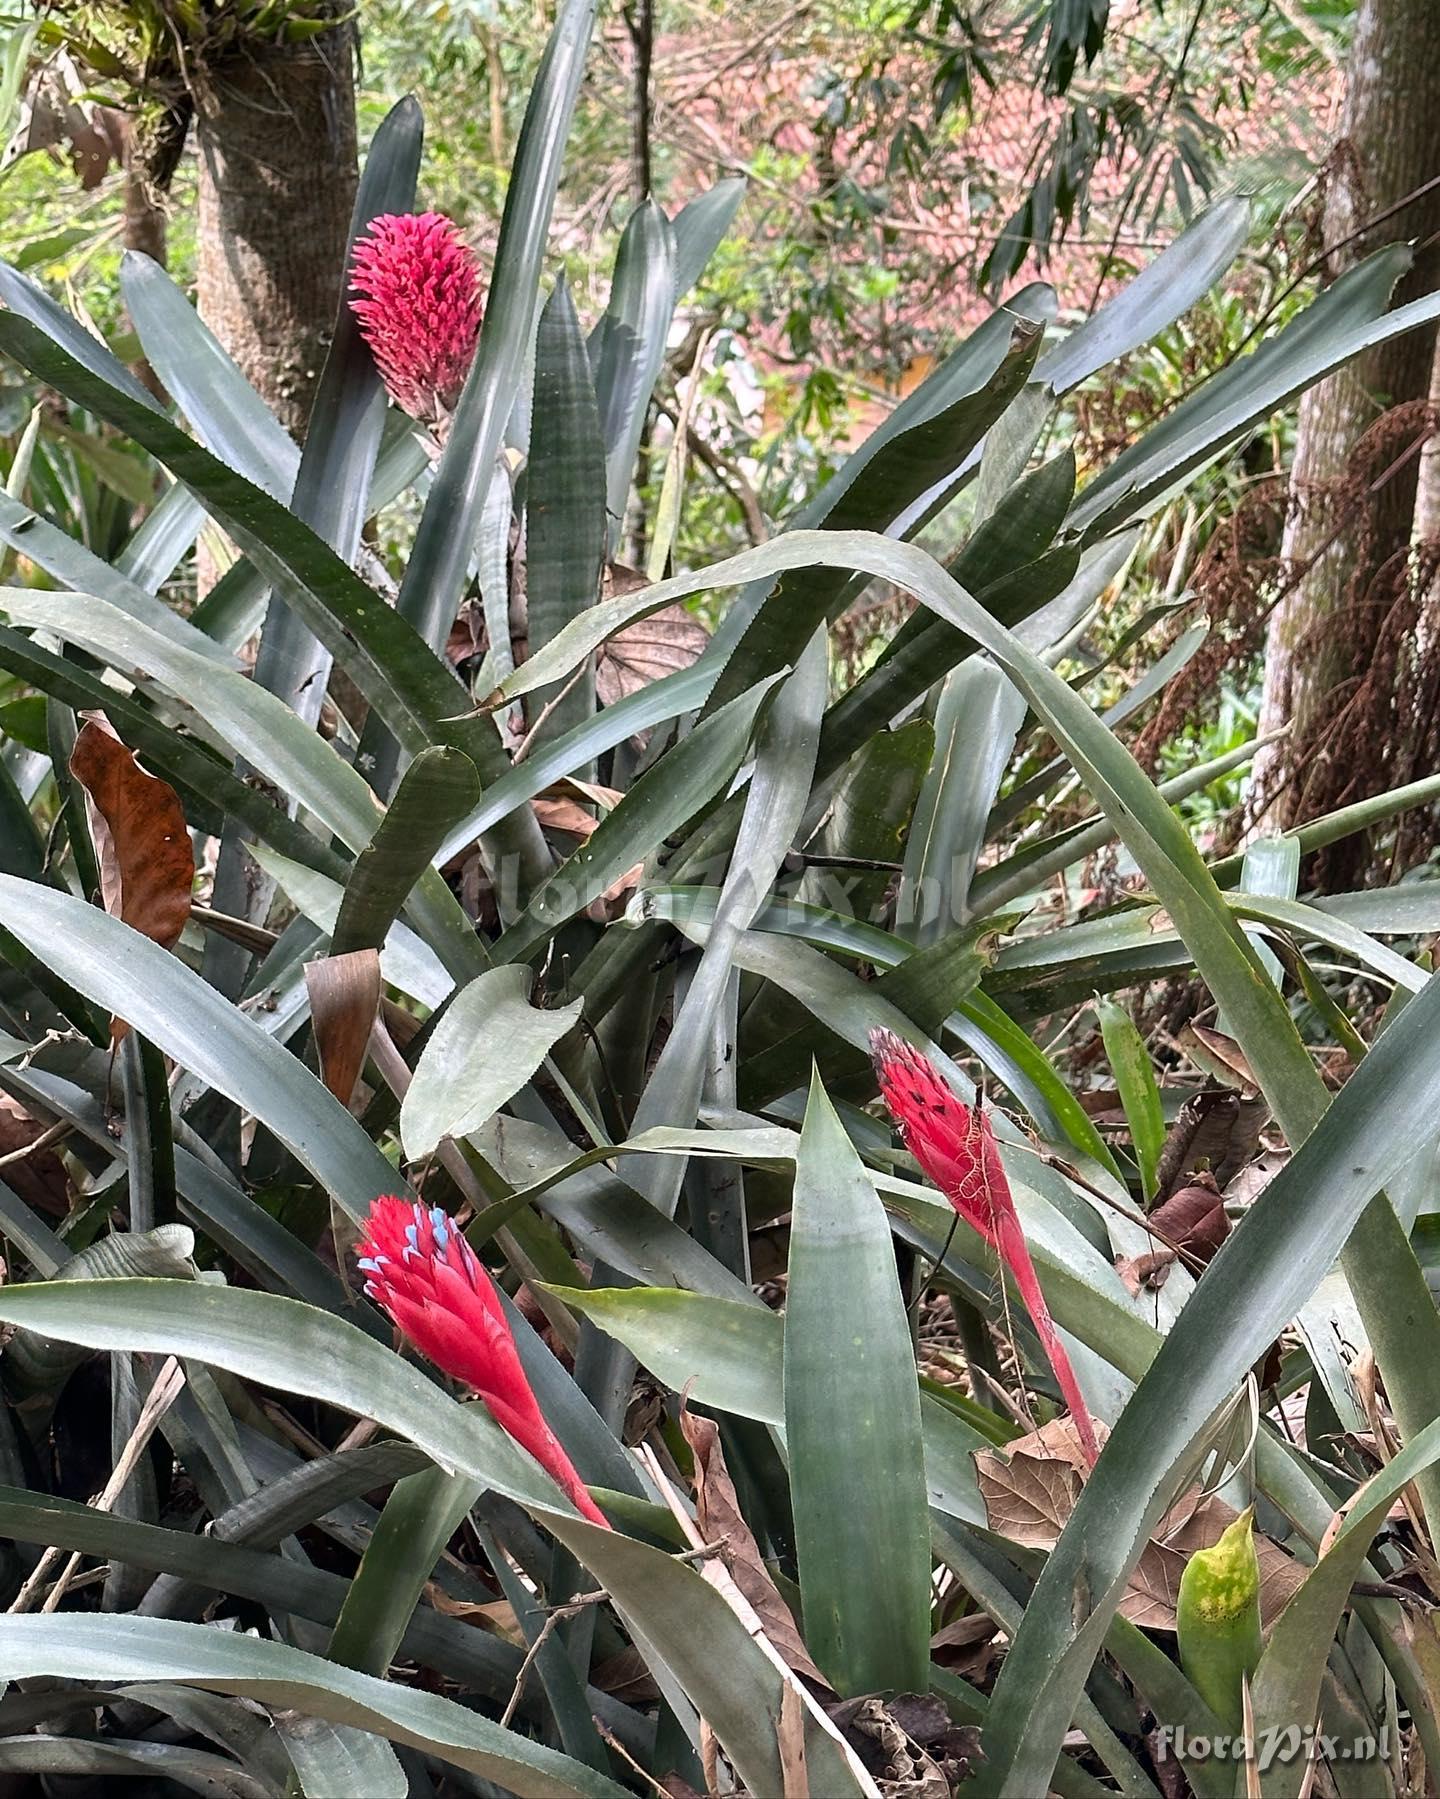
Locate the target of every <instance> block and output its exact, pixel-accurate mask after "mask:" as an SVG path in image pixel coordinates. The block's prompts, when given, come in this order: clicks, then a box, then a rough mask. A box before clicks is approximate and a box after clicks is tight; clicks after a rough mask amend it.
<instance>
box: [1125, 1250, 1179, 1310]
mask: <svg viewBox="0 0 1440 1799" xmlns="http://www.w3.org/2000/svg"><path fill="white" fill-rule="evenodd" d="M1177 1260H1178V1258H1177V1256H1176V1254H1175V1251H1174V1250H1173V1249H1151V1250H1147V1251H1146V1252H1145V1254H1144V1255H1140V1256H1118V1257H1117V1258H1116V1261H1115V1272H1116V1273H1117V1274H1118V1275H1119V1276H1120V1281H1121V1284H1122V1285H1123V1287H1124V1288H1125V1291H1126V1292H1127V1293H1128V1294H1129V1295H1130V1297H1131V1298H1132V1299H1138V1298H1139V1297H1140V1295H1141V1294H1142V1293H1158V1292H1159V1291H1160V1289H1161V1288H1162V1287H1163V1286H1164V1285H1165V1282H1166V1281H1167V1280H1168V1279H1169V1276H1170V1270H1171V1269H1172V1268H1173V1267H1174V1266H1175V1263H1176V1261H1177Z"/></svg>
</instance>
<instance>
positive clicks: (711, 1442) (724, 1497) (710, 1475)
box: [680, 1406, 830, 1692]
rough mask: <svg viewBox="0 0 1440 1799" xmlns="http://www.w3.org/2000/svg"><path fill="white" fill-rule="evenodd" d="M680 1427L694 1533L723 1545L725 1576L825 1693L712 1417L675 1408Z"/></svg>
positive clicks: (788, 1659) (791, 1661)
mask: <svg viewBox="0 0 1440 1799" xmlns="http://www.w3.org/2000/svg"><path fill="white" fill-rule="evenodd" d="M680 1428H681V1430H682V1431H683V1432H684V1433H685V1441H686V1442H687V1443H688V1444H689V1445H690V1449H691V1452H692V1453H693V1455H694V1457H695V1515H696V1522H697V1524H698V1525H699V1528H700V1535H701V1536H702V1537H703V1538H704V1539H705V1541H706V1542H707V1543H723V1545H724V1547H723V1548H722V1549H721V1551H720V1559H721V1561H722V1562H723V1563H724V1564H725V1566H726V1568H728V1569H729V1571H730V1575H731V1578H732V1579H733V1580H734V1582H735V1585H736V1586H737V1587H739V1589H740V1591H741V1592H742V1593H743V1594H744V1596H745V1598H746V1599H747V1600H748V1601H749V1602H750V1604H751V1605H752V1606H753V1607H754V1609H755V1613H756V1615H757V1616H758V1617H759V1619H760V1622H761V1623H762V1624H763V1625H764V1627H765V1634H766V1636H767V1637H769V1639H770V1641H771V1642H772V1643H773V1644H774V1646H775V1648H776V1650H777V1651H778V1652H779V1654H780V1656H781V1658H782V1659H783V1661H784V1662H785V1663H786V1665H787V1666H788V1667H789V1668H790V1669H791V1670H792V1671H793V1672H794V1673H796V1674H801V1675H803V1676H804V1677H805V1679H806V1680H809V1681H813V1682H814V1683H815V1684H816V1685H817V1686H819V1687H821V1688H823V1689H824V1690H825V1691H826V1692H829V1691H830V1687H829V1684H828V1682H827V1681H826V1679H825V1676H824V1675H823V1674H822V1673H821V1672H820V1670H819V1669H818V1668H817V1667H816V1666H815V1664H814V1662H813V1661H812V1660H811V1659H810V1651H809V1650H808V1649H807V1648H806V1647H805V1644H804V1641H803V1639H802V1638H801V1635H800V1632H799V1631H798V1630H797V1629H796V1627H795V1619H794V1618H793V1616H792V1615H791V1612H790V1608H789V1606H788V1605H786V1603H785V1601H784V1600H783V1599H782V1598H781V1596H780V1590H779V1588H778V1587H777V1586H776V1585H775V1582H774V1580H773V1579H772V1578H771V1575H770V1570H769V1569H768V1568H767V1567H766V1566H765V1559H764V1557H763V1556H762V1555H761V1554H760V1546H759V1544H758V1543H757V1542H756V1541H755V1537H754V1534H753V1533H752V1531H751V1529H750V1526H749V1525H748V1524H747V1523H746V1522H745V1518H744V1515H743V1514H742V1512H741V1510H740V1501H739V1498H738V1497H737V1495H736V1492H735V1485H734V1482H733V1481H732V1480H731V1479H730V1472H729V1470H728V1469H727V1468H726V1466H725V1457H724V1454H723V1452H722V1450H721V1448H720V1427H719V1425H718V1424H716V1422H715V1421H714V1419H713V1418H702V1417H700V1416H699V1415H698V1414H697V1413H695V1412H692V1411H691V1410H690V1409H689V1407H688V1406H682V1407H681V1409H680Z"/></svg>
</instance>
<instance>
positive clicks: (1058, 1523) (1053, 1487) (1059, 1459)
mask: <svg viewBox="0 0 1440 1799" xmlns="http://www.w3.org/2000/svg"><path fill="white" fill-rule="evenodd" d="M1097 1429H1099V1430H1100V1432H1101V1435H1102V1439H1103V1433H1104V1427H1103V1426H1097ZM1085 1465H1086V1463H1085V1452H1084V1450H1083V1449H1082V1448H1081V1447H1080V1440H1079V1437H1078V1436H1077V1435H1076V1433H1075V1428H1074V1426H1073V1425H1072V1424H1071V1422H1070V1420H1069V1418H1068V1417H1066V1418H1052V1419H1051V1421H1050V1422H1049V1424H1042V1425H1041V1427H1040V1429H1039V1430H1036V1431H1031V1433H1030V1434H1029V1436H1027V1437H1017V1438H1016V1439H1015V1441H1014V1442H1013V1443H1010V1444H1007V1445H1006V1448H1005V1450H1004V1451H1003V1452H1002V1451H1000V1450H998V1449H982V1450H980V1451H978V1452H977V1454H976V1456H975V1469H976V1473H977V1475H978V1478H979V1483H980V1497H981V1498H982V1499H983V1500H984V1501H985V1511H986V1515H987V1516H988V1518H989V1520H990V1528H991V1529H992V1530H996V1531H999V1532H1000V1534H1001V1535H1002V1536H1005V1537H1009V1539H1010V1540H1011V1542H1012V1543H1025V1544H1030V1545H1033V1546H1034V1547H1035V1548H1037V1549H1051V1548H1053V1547H1054V1545H1055V1542H1056V1539H1057V1538H1058V1537H1059V1535H1060V1532H1061V1530H1062V1529H1063V1528H1064V1524H1065V1520H1066V1519H1067V1518H1068V1517H1069V1516H1070V1514H1071V1512H1073V1511H1074V1509H1075V1501H1076V1500H1077V1499H1078V1498H1079V1497H1080V1487H1081V1484H1082V1483H1081V1478H1080V1477H1081V1471H1082V1470H1083V1469H1084V1467H1085Z"/></svg>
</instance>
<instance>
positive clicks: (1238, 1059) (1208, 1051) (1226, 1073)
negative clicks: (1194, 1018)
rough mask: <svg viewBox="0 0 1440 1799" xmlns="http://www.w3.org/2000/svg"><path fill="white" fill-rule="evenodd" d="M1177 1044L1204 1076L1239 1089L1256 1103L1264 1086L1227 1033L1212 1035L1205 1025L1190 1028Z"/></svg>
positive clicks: (1214, 1033) (1186, 1028)
mask: <svg viewBox="0 0 1440 1799" xmlns="http://www.w3.org/2000/svg"><path fill="white" fill-rule="evenodd" d="M1177 1041H1178V1042H1179V1044H1180V1047H1181V1048H1182V1049H1183V1050H1184V1051H1185V1054H1186V1055H1187V1056H1189V1058H1190V1060H1191V1061H1192V1062H1193V1063H1194V1064H1195V1066H1196V1067H1197V1068H1198V1069H1199V1070H1200V1071H1201V1073H1202V1074H1208V1075H1213V1076H1214V1077H1215V1079H1216V1080H1219V1081H1223V1082H1224V1083H1225V1085H1226V1086H1227V1087H1235V1088H1237V1089H1238V1090H1239V1091H1240V1093H1241V1094H1243V1095H1244V1097H1245V1098H1246V1099H1256V1098H1258V1097H1259V1093H1260V1083H1259V1081H1258V1080H1256V1078H1255V1070H1254V1069H1253V1068H1252V1067H1251V1066H1250V1063H1249V1062H1248V1060H1247V1059H1246V1056H1245V1052H1244V1050H1243V1049H1241V1047H1240V1045H1239V1044H1238V1043H1237V1042H1236V1041H1235V1039H1234V1038H1233V1037H1227V1036H1226V1035H1225V1033H1224V1031H1212V1030H1209V1029H1207V1027H1206V1026H1205V1025H1203V1024H1187V1025H1186V1026H1185V1028H1184V1029H1183V1030H1182V1031H1181V1032H1180V1035H1179V1038H1178V1039H1177Z"/></svg>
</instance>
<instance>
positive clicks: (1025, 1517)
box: [975, 1418, 1305, 1630]
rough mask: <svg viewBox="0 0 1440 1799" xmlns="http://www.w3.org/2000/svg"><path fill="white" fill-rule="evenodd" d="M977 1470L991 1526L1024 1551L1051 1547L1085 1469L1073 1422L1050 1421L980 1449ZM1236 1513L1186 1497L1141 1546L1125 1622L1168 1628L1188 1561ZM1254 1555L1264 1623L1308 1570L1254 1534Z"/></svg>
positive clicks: (1218, 1502) (1195, 1494) (1210, 1498)
mask: <svg viewBox="0 0 1440 1799" xmlns="http://www.w3.org/2000/svg"><path fill="white" fill-rule="evenodd" d="M1101 1428H1102V1431H1103V1427H1101ZM1102 1442H1103V1436H1102ZM975 1468H976V1473H977V1476H978V1480H979V1486H980V1497H981V1499H982V1500H983V1501H984V1504H985V1513H986V1518H987V1520H988V1522H989V1525H990V1528H991V1529H992V1530H994V1531H997V1532H999V1534H1000V1535H1002V1536H1005V1537H1008V1538H1010V1540H1011V1541H1012V1542H1015V1543H1020V1544H1023V1545H1025V1546H1026V1547H1027V1548H1034V1549H1053V1548H1054V1546H1055V1544H1056V1542H1057V1541H1058V1540H1059V1536H1060V1532H1061V1530H1063V1528H1064V1527H1065V1524H1066V1523H1067V1521H1068V1520H1069V1517H1070V1514H1071V1512H1072V1511H1073V1510H1074V1509H1075V1501H1076V1500H1077V1499H1078V1498H1079V1495H1080V1488H1081V1486H1082V1485H1083V1476H1084V1472H1085V1459H1084V1455H1083V1452H1082V1451H1081V1448H1080V1444H1079V1441H1078V1439H1077V1438H1076V1436H1075V1432H1074V1428H1073V1426H1072V1425H1071V1423H1070V1420H1069V1419H1068V1418H1057V1419H1054V1420H1052V1421H1051V1422H1050V1423H1049V1424H1046V1425H1042V1427H1041V1428H1040V1429H1039V1430H1038V1431H1032V1432H1031V1433H1030V1435H1029V1436H1028V1437H1020V1438H1018V1439H1017V1440H1016V1441H1015V1442H1014V1443H1011V1444H1009V1445H1008V1446H1007V1448H1006V1449H1005V1450H1004V1451H1000V1450H991V1449H986V1450H980V1451H979V1452H978V1453H977V1454H976V1456H975ZM1238 1516H1239V1514H1238V1513H1237V1512H1236V1511H1235V1510H1234V1509H1233V1508H1232V1507H1230V1506H1228V1505H1226V1504H1225V1502H1224V1501H1223V1500H1222V1499H1218V1498H1216V1497H1215V1496H1214V1495H1213V1494H1210V1495H1206V1496H1202V1495H1201V1494H1200V1492H1199V1490H1198V1489H1191V1490H1190V1491H1189V1492H1187V1493H1185V1494H1183V1495H1182V1496H1181V1498H1180V1499H1179V1500H1177V1501H1176V1503H1175V1504H1174V1505H1173V1506H1172V1507H1171V1508H1170V1510H1169V1512H1167V1513H1166V1515H1165V1517H1164V1518H1162V1519H1161V1521H1160V1523H1159V1525H1158V1526H1157V1528H1156V1530H1155V1534H1154V1536H1153V1537H1152V1539H1151V1541H1150V1542H1149V1543H1147V1544H1146V1546H1145V1550H1144V1553H1143V1554H1142V1555H1141V1557H1140V1560H1139V1563H1138V1564H1137V1566H1136V1568H1135V1571H1134V1573H1133V1574H1132V1575H1131V1577H1130V1584H1129V1587H1128V1588H1127V1590H1126V1593H1125V1596H1124V1598H1123V1599H1122V1600H1121V1601H1120V1607H1119V1609H1120V1613H1121V1615H1122V1617H1125V1618H1128V1619H1129V1620H1130V1622H1131V1623H1132V1624H1138V1625H1140V1626H1142V1627H1143V1628H1144V1629H1147V1630H1173V1629H1174V1628H1175V1600H1176V1596H1177V1594H1178V1592H1179V1588H1180V1576H1181V1574H1182V1573H1183V1572H1184V1568H1185V1564H1186V1562H1187V1561H1188V1560H1189V1558H1190V1556H1191V1555H1192V1554H1193V1553H1194V1551H1195V1550H1197V1549H1208V1548H1209V1547H1210V1545H1211V1544H1212V1543H1214V1542H1215V1540H1216V1539H1217V1538H1218V1537H1219V1535H1220V1533H1221V1531H1222V1530H1224V1529H1225V1527H1226V1525H1227V1524H1231V1523H1233V1522H1234V1520H1235V1519H1236V1518H1237V1517H1238ZM1255 1550H1256V1554H1257V1556H1258V1557H1259V1561H1260V1613H1261V1617H1262V1619H1263V1620H1264V1621H1265V1622H1266V1623H1267V1624H1268V1623H1269V1621H1270V1620H1271V1618H1273V1617H1274V1615H1275V1614H1276V1613H1277V1612H1278V1611H1279V1610H1280V1608H1281V1607H1282V1606H1283V1605H1284V1604H1285V1602H1286V1600H1288V1599H1289V1598H1290V1596H1291V1594H1292V1593H1294V1591H1295V1589H1296V1587H1298V1586H1299V1584H1300V1582H1301V1581H1302V1580H1303V1579H1304V1575H1305V1570H1304V1569H1303V1568H1302V1567H1301V1565H1300V1564H1299V1563H1298V1562H1296V1561H1295V1560H1294V1559H1293V1558H1292V1557H1290V1556H1289V1555H1287V1554H1286V1553H1285V1551H1284V1550H1283V1549H1281V1547H1280V1546H1279V1544H1278V1543H1274V1542H1272V1541H1271V1540H1270V1539H1269V1538H1268V1537H1264V1536H1261V1535H1260V1534H1259V1533H1258V1532H1257V1533H1256V1537H1255Z"/></svg>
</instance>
